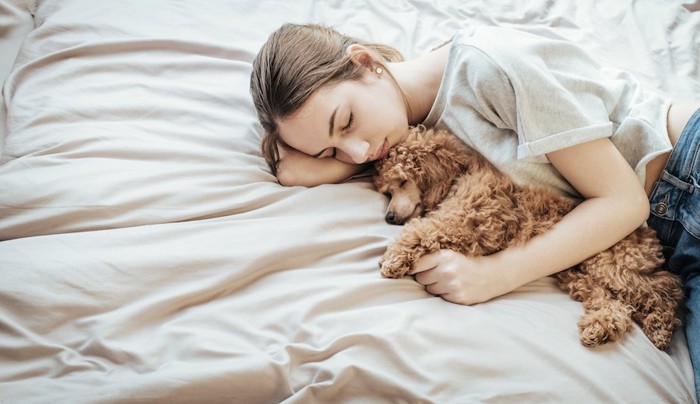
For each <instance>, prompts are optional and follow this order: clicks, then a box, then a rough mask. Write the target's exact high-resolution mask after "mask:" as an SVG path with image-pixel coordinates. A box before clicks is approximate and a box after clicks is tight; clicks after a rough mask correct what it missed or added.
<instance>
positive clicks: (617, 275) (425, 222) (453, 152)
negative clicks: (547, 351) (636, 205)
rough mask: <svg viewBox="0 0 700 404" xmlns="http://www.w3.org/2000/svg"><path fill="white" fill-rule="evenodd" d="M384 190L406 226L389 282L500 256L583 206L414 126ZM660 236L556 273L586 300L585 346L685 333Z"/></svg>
mask: <svg viewBox="0 0 700 404" xmlns="http://www.w3.org/2000/svg"><path fill="white" fill-rule="evenodd" d="M375 169H376V175H375V176H374V185H375V187H376V188H377V190H378V191H379V192H382V193H385V194H386V195H387V196H389V198H390V202H389V206H388V209H387V214H386V221H387V222H389V223H391V224H403V223H406V226H405V228H404V229H403V231H402V233H401V234H400V236H399V237H398V239H397V240H396V241H395V242H394V243H393V244H391V245H390V246H389V247H388V249H387V251H386V253H385V254H384V256H383V257H382V258H381V261H380V266H381V271H382V275H384V276H386V277H389V278H400V277H403V276H404V275H405V274H406V273H407V272H408V271H409V270H410V269H411V267H412V266H413V264H414V263H415V262H416V260H418V259H419V258H420V257H421V256H423V255H426V254H429V253H432V252H436V251H438V250H440V249H452V250H454V251H457V252H460V253H462V254H464V255H467V256H481V255H489V254H493V253H495V252H497V251H499V250H502V249H505V248H508V247H510V246H515V245H520V244H523V243H525V242H526V241H527V240H529V239H530V238H532V237H534V236H536V235H538V234H541V233H543V232H546V231H547V230H549V229H550V228H551V227H552V226H553V225H554V224H555V223H556V222H557V221H559V220H560V219H561V218H562V217H563V216H564V215H565V214H566V213H567V212H569V211H570V210H571V209H573V207H574V202H573V201H571V200H569V199H566V198H564V197H562V196H560V195H559V194H557V193H555V192H553V191H549V190H547V189H535V188H531V187H527V186H522V185H518V184H516V183H515V182H514V181H512V180H511V179H510V178H509V177H508V176H506V175H505V174H503V173H501V172H500V171H498V169H496V167H495V166H493V165H492V164H491V163H490V162H489V161H488V160H486V159H485V158H484V157H483V156H481V155H480V154H479V153H478V152H477V151H476V150H474V149H472V148H471V147H469V146H467V145H466V144H465V143H463V142H462V141H461V140H459V139H458V138H457V137H456V136H454V135H452V134H450V133H448V132H445V131H438V130H433V129H430V130H428V129H426V128H424V127H418V128H415V129H412V130H411V132H410V133H409V134H408V135H407V138H406V140H405V141H403V142H402V143H400V144H398V145H396V146H395V147H393V148H392V149H391V150H390V151H389V154H388V155H387V157H385V158H384V159H382V160H380V161H378V162H376V163H375ZM663 263H664V260H663V255H662V248H661V245H660V243H659V241H658V240H657V238H656V236H655V232H654V231H653V230H652V229H649V228H647V227H645V226H643V227H640V228H639V229H637V230H636V231H635V232H633V233H632V234H630V235H629V236H627V237H626V238H625V239H623V240H622V241H620V242H619V243H617V244H616V245H614V246H612V247H611V248H609V249H608V250H605V251H603V252H601V253H599V254H597V255H595V256H593V257H591V258H588V259H586V260H585V261H584V262H582V263H581V264H579V265H578V266H577V267H575V268H571V269H568V270H565V271H562V272H560V273H557V274H555V275H553V276H554V277H555V278H556V279H557V281H558V285H559V287H560V288H561V289H562V290H564V291H566V292H568V293H569V295H570V296H571V298H573V299H575V300H577V301H580V302H582V303H583V306H584V314H583V315H582V317H581V318H580V321H579V324H578V328H579V334H580V338H581V343H582V344H583V345H585V346H596V345H599V344H603V343H605V342H608V341H615V340H617V339H619V338H620V337H621V336H622V335H623V334H624V333H625V332H626V331H627V330H628V329H629V328H630V327H631V324H632V321H635V322H637V323H638V324H639V325H640V326H641V328H642V330H643V331H644V333H645V334H646V336H647V337H648V338H649V340H651V342H652V343H653V344H654V345H655V346H656V347H657V348H659V349H666V348H667V347H668V345H669V343H670V342H671V337H672V336H673V332H674V331H675V330H676V328H677V327H679V326H680V324H681V320H680V317H679V307H680V303H681V301H682V298H683V291H682V285H681V282H680V280H679V279H678V278H677V277H676V276H675V275H673V274H672V273H670V272H667V271H664V270H661V267H662V265H663Z"/></svg>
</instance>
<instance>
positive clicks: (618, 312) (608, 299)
mask: <svg viewBox="0 0 700 404" xmlns="http://www.w3.org/2000/svg"><path fill="white" fill-rule="evenodd" d="M587 263H589V262H586V261H584V263H583V264H582V265H581V268H580V269H570V270H566V271H562V272H559V273H557V274H555V275H554V277H555V278H556V279H557V280H558V285H559V287H560V288H561V289H562V290H564V291H566V292H568V293H569V296H571V298H572V299H574V300H576V301H579V302H583V308H584V313H583V315H582V316H581V318H580V320H579V323H578V328H579V336H580V339H581V343H582V344H583V345H584V346H587V347H593V346H597V345H600V344H604V343H606V342H608V341H615V340H617V339H619V338H620V337H621V336H622V335H623V334H624V333H625V332H626V331H627V330H628V329H629V327H630V326H631V324H632V318H631V314H632V307H630V306H629V305H627V304H625V303H624V302H621V301H620V300H618V299H615V298H614V297H613V295H612V294H611V293H610V291H609V290H607V289H606V288H605V287H604V286H602V285H600V284H599V283H596V280H595V278H594V277H593V276H592V275H591V274H590V273H588V271H587V269H588V268H587V265H586V264H587ZM589 264H590V263H589Z"/></svg>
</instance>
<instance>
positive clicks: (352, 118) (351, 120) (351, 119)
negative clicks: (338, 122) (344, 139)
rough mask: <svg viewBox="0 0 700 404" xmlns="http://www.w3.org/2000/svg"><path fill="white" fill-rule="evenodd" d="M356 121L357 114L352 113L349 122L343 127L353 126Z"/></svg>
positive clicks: (345, 128) (346, 128) (344, 128)
mask: <svg viewBox="0 0 700 404" xmlns="http://www.w3.org/2000/svg"><path fill="white" fill-rule="evenodd" d="M353 123H355V115H353V113H352V112H351V113H350V118H348V124H347V125H345V127H343V130H348V129H350V128H351V127H352V124H353Z"/></svg>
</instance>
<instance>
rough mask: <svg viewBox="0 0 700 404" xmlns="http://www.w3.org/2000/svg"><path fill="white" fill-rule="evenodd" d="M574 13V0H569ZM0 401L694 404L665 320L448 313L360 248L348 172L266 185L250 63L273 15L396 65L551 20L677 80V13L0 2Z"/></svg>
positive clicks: (688, 10) (362, 235)
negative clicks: (600, 337) (394, 54)
mask: <svg viewBox="0 0 700 404" xmlns="http://www.w3.org/2000/svg"><path fill="white" fill-rule="evenodd" d="M589 3H590V4H589ZM0 12H1V17H0V36H1V38H0V44H1V46H2V48H1V50H0V74H2V76H0V79H5V80H4V87H3V109H2V116H0V123H3V122H4V125H2V127H1V128H0V129H2V130H3V132H2V141H0V146H1V147H2V157H1V160H0V163H2V165H0V240H3V241H0V402H3V403H4V402H7V403H15V402H17V403H19V402H21V403H31V402H42V403H44V402H46V403H49V402H51V403H55V402H66V403H79V402H90V403H96V402H99V403H123V402H151V401H158V402H280V401H284V402H299V403H302V402H303V403H307V402H373V403H379V402H438V403H447V402H459V403H467V402H513V403H529V402H531V403H544V402H581V403H590V402H620V403H630V402H637V403H639V402H642V403H647V402H648V403H659V402H669V403H670V402H673V403H688V402H695V397H694V387H693V379H692V371H691V368H690V362H689V359H688V352H687V348H686V346H685V338H684V336H683V332H682V331H681V332H679V333H677V334H676V337H675V338H674V341H673V344H672V346H671V348H670V349H669V350H668V351H666V352H662V351H658V350H656V349H655V348H654V347H653V345H652V344H651V343H650V342H649V341H648V340H647V339H646V337H645V336H644V335H643V333H642V332H641V330H640V329H639V328H635V329H634V330H633V331H632V332H631V333H629V334H628V335H627V336H625V337H624V338H623V339H622V340H621V341H620V342H619V343H615V344H608V345H605V346H602V347H598V348H595V349H589V348H585V347H583V346H581V344H580V343H579V341H578V332H577V328H576V322H577V319H578V316H579V315H580V314H581V312H582V308H581V305H580V303H577V302H574V301H572V300H571V299H569V298H568V296H566V295H565V294H564V293H562V292H560V291H559V290H558V289H557V288H556V287H555V286H554V284H553V281H552V280H550V279H542V280H539V281H536V282H533V283H531V284H529V285H526V286H524V287H522V288H520V289H518V290H516V291H515V292H513V293H510V294H508V295H506V296H503V297H500V298H498V299H495V300H493V301H491V302H488V303H485V304H480V305H476V306H473V307H464V306H458V305H454V304H450V303H446V302H445V301H443V300H441V299H440V298H437V297H433V296H431V295H429V294H427V293H426V292H425V291H424V290H423V289H422V288H421V287H420V285H418V284H417V283H415V282H414V281H412V280H411V279H408V278H407V279H402V280H387V279H383V278H381V276H380V275H379V268H378V264H377V261H378V259H379V257H380V256H381V254H382V253H383V251H384V249H385V248H386V246H387V244H388V243H389V242H390V241H391V240H392V239H393V238H394V237H395V236H396V235H397V234H398V232H399V231H400V230H401V228H400V227H397V226H391V225H388V224H386V223H385V222H384V219H383V217H384V210H385V207H386V202H387V201H386V198H385V197H384V196H382V195H380V194H378V193H376V192H375V191H374V190H373V189H372V186H371V184H370V183H369V182H368V181H367V179H359V180H355V181H351V182H349V183H345V184H339V185H324V186H320V187H316V188H312V189H306V188H302V187H291V188H285V187H281V186H279V185H278V184H277V183H276V182H275V179H274V177H273V176H272V175H271V174H270V173H269V172H268V171H267V168H266V166H265V163H264V161H263V159H262V158H261V155H260V151H259V142H260V136H261V129H260V127H259V125H258V123H257V120H256V116H255V112H254V109H253V106H252V102H251V99H250V96H249V94H248V78H249V74H250V63H251V61H252V59H253V57H254V56H255V54H256V52H257V49H258V48H259V47H260V46H261V45H262V43H263V42H264V41H265V39H266V38H267V36H268V35H269V33H271V32H272V31H273V30H274V29H276V28H277V27H278V26H279V25H281V24H282V23H284V22H317V23H323V24H326V25H332V26H335V27H337V28H338V29H340V30H341V31H344V32H346V33H349V34H352V35H356V36H361V37H364V38H369V39H373V40H376V41H380V42H385V43H390V44H393V45H395V46H397V47H398V48H399V49H400V50H401V51H403V52H404V54H405V55H406V56H407V57H412V56H416V55H419V54H421V53H424V52H426V51H427V50H429V49H430V48H432V47H434V46H436V45H438V44H440V43H442V42H443V41H444V40H445V39H447V38H449V37H450V36H451V34H452V33H453V32H454V31H455V30H456V29H458V28H459V27H461V26H465V25H468V24H477V23H478V24H489V25H507V26H515V27H518V28H521V29H525V30H530V31H536V32H541V33H544V32H545V28H547V29H553V31H551V32H550V31H547V32H550V33H548V34H549V35H559V36H562V37H564V38H568V39H571V40H574V41H576V42H577V43H579V44H581V45H582V46H584V47H585V48H586V49H588V50H589V51H590V52H591V53H593V54H594V55H595V56H596V57H598V58H599V59H600V60H601V61H602V62H603V63H605V64H606V65H609V66H611V67H623V68H626V69H628V70H630V71H631V72H633V73H635V74H636V75H637V76H638V77H639V78H640V79H641V80H642V81H643V82H644V83H646V84H647V85H649V86H651V87H656V88H659V89H661V90H662V91H664V92H666V93H667V94H670V95H673V96H674V97H676V98H691V97H693V96H695V97H696V98H697V97H698V94H700V65H699V61H698V54H700V3H698V2H697V1H696V2H692V1H681V0H665V1H663V2H654V1H637V2H635V1H619V0H606V1H597V2H578V1H574V0H567V1H545V0H541V1H534V0H533V1H517V2H499V1H496V0H481V1H477V0H472V1H465V0H453V1H447V0H445V1H439V2H431V1H402V2H394V1H375V0H367V1H351V0H339V1H309V0H304V1H295V2H287V1H257V0H245V1H223V0H211V1H206V2H202V1H187V0H182V1H172V0H119V1H116V0H115V1H107V0H103V1H94V0H52V1H30V0H26V1H21V0H0Z"/></svg>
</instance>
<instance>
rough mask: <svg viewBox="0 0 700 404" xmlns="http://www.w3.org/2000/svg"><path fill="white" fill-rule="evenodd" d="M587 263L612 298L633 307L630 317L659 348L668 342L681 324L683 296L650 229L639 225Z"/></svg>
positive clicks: (663, 347) (592, 273) (597, 280)
mask: <svg viewBox="0 0 700 404" xmlns="http://www.w3.org/2000/svg"><path fill="white" fill-rule="evenodd" d="M597 261H598V263H597V264H596V265H591V266H589V271H590V273H591V275H593V277H594V278H595V281H596V282H598V283H599V284H601V285H603V286H604V287H606V288H607V289H608V290H610V291H611V292H612V294H613V296H614V297H615V299H617V300H619V301H622V302H624V303H625V304H626V305H628V306H631V307H632V308H633V314H632V318H633V319H634V321H635V322H637V323H638V324H639V325H640V326H641V327H642V331H644V334H645V335H646V336H647V338H649V340H650V341H651V342H652V343H653V344H654V346H656V347H657V348H659V349H662V350H663V349H666V348H667V347H668V345H669V344H670V343H671V338H672V337H673V333H674V331H675V330H676V329H677V328H678V327H679V326H680V324H681V320H680V317H679V313H678V308H679V306H680V305H681V302H682V299H683V289H682V284H681V281H680V279H679V278H678V277H677V276H675V275H673V274H671V273H669V272H666V271H658V269H659V268H660V267H662V265H663V262H664V261H663V255H662V249H661V244H660V243H659V241H658V239H657V238H656V236H655V234H654V232H653V230H650V229H648V228H639V229H637V230H636V231H635V232H633V233H632V234H630V235H629V236H627V237H626V238H625V239H623V240H621V241H620V242H619V243H617V244H616V245H614V246H613V247H611V248H610V249H608V250H606V251H603V252H602V253H600V254H599V255H598V256H597Z"/></svg>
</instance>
